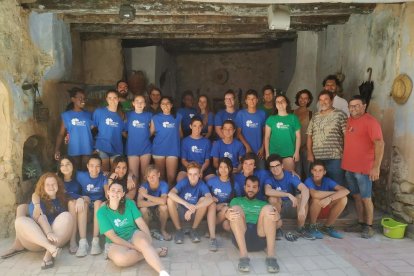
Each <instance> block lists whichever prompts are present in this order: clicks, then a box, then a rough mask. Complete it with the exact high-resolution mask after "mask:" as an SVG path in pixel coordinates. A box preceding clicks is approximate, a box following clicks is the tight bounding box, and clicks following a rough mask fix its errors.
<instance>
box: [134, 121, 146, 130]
mask: <svg viewBox="0 0 414 276" xmlns="http://www.w3.org/2000/svg"><path fill="white" fill-rule="evenodd" d="M132 126H133V127H136V128H144V127H145V123H140V122H139V121H138V120H133V121H132Z"/></svg>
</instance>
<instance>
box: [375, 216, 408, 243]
mask: <svg viewBox="0 0 414 276" xmlns="http://www.w3.org/2000/svg"><path fill="white" fill-rule="evenodd" d="M381 225H382V227H383V228H384V236H386V237H388V238H391V239H402V238H404V233H405V228H406V227H407V224H405V223H401V222H398V221H396V220H393V219H392V218H383V219H382V220H381Z"/></svg>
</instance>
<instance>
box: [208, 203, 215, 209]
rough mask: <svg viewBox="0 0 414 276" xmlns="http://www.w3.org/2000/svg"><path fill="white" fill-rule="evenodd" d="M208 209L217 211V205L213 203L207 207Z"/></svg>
mask: <svg viewBox="0 0 414 276" xmlns="http://www.w3.org/2000/svg"><path fill="white" fill-rule="evenodd" d="M208 209H209V210H216V209H217V203H215V202H214V201H213V202H212V203H211V204H210V205H208Z"/></svg>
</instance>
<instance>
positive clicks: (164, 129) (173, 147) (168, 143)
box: [152, 113, 182, 157]
mask: <svg viewBox="0 0 414 276" xmlns="http://www.w3.org/2000/svg"><path fill="white" fill-rule="evenodd" d="M181 119H182V117H181V115H180V114H178V113H177V115H176V117H175V118H174V117H173V116H172V115H164V114H163V113H158V114H155V115H154V116H153V117H152V121H153V122H154V127H155V137H154V141H153V142H152V154H153V155H159V156H177V157H180V124H181Z"/></svg>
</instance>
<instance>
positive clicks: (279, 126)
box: [276, 122, 289, 129]
mask: <svg viewBox="0 0 414 276" xmlns="http://www.w3.org/2000/svg"><path fill="white" fill-rule="evenodd" d="M276 128H281V129H287V128H289V126H288V125H285V124H284V123H282V122H278V123H276Z"/></svg>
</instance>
